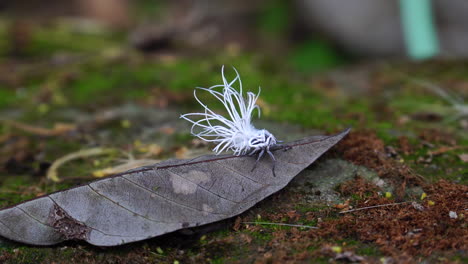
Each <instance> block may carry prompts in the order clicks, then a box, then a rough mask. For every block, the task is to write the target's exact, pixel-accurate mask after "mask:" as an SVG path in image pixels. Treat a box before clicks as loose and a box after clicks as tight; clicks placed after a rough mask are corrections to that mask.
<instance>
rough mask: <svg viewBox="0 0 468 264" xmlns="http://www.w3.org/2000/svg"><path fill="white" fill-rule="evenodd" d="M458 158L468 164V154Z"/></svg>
mask: <svg viewBox="0 0 468 264" xmlns="http://www.w3.org/2000/svg"><path fill="white" fill-rule="evenodd" d="M458 157H459V158H460V159H461V161H463V162H468V153H463V154H460V155H458Z"/></svg>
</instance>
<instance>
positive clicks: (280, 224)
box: [242, 222, 318, 229]
mask: <svg viewBox="0 0 468 264" xmlns="http://www.w3.org/2000/svg"><path fill="white" fill-rule="evenodd" d="M242 223H243V224H246V225H248V224H250V225H252V224H256V225H278V226H291V227H303V228H314V229H317V228H318V227H316V226H309V225H294V224H285V223H269V222H242Z"/></svg>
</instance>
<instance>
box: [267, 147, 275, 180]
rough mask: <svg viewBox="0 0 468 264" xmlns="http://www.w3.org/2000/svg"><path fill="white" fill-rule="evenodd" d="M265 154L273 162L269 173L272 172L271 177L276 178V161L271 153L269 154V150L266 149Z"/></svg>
mask: <svg viewBox="0 0 468 264" xmlns="http://www.w3.org/2000/svg"><path fill="white" fill-rule="evenodd" d="M267 153H268V155H269V156H270V158H271V159H272V160H273V167H272V168H271V171H272V172H273V177H276V173H275V167H276V159H275V156H274V155H273V153H271V151H270V150H269V149H267Z"/></svg>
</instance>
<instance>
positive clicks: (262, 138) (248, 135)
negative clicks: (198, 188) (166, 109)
mask: <svg viewBox="0 0 468 264" xmlns="http://www.w3.org/2000/svg"><path fill="white" fill-rule="evenodd" d="M234 71H235V72H236V77H235V78H234V79H233V80H232V81H231V82H228V81H227V80H226V77H225V76H224V66H223V68H222V69H221V75H222V79H223V84H220V85H214V86H211V87H210V88H201V87H197V89H198V90H202V91H206V92H208V93H210V94H211V95H213V96H214V97H215V98H216V99H217V100H219V101H220V102H221V103H222V104H223V106H224V107H225V109H226V112H227V117H224V116H222V115H220V114H217V113H215V112H214V111H212V110H211V109H210V108H208V106H207V105H206V104H204V103H203V102H202V101H201V100H200V99H199V98H198V97H197V93H196V92H197V90H195V91H194V96H195V99H196V100H197V101H198V103H200V105H201V106H203V108H204V112H203V113H188V114H184V115H181V118H183V119H185V120H187V121H189V122H191V123H192V124H193V125H192V129H191V133H192V135H194V136H196V137H198V138H200V139H202V140H204V141H207V142H213V143H215V144H217V145H216V147H215V148H214V149H213V151H214V152H216V154H219V153H221V152H223V151H233V152H234V155H236V156H239V155H245V154H248V155H254V154H258V159H260V158H261V157H262V156H263V155H264V154H265V153H268V154H269V155H270V157H271V158H272V159H273V160H275V158H274V156H273V154H272V153H271V151H270V148H271V147H272V146H275V145H276V143H277V141H276V138H275V136H273V134H271V133H270V132H268V131H267V130H265V129H256V128H255V127H254V126H253V125H252V123H251V119H252V114H253V111H254V110H255V109H257V111H258V116H259V117H260V108H259V107H258V105H257V104H256V101H257V99H258V96H259V95H260V89H259V92H258V94H254V93H252V92H247V98H244V96H243V94H242V82H241V80H240V76H239V73H238V72H237V70H236V69H234ZM236 81H238V83H239V91H237V90H236V89H234V88H233V87H232V86H233V84H234V83H236ZM197 117H201V119H199V120H193V119H191V118H197ZM258 159H257V161H258Z"/></svg>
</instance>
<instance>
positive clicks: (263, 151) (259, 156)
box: [250, 149, 265, 172]
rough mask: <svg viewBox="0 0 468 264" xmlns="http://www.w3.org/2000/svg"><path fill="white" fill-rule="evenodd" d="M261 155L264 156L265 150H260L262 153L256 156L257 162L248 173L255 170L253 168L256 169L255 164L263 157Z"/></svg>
mask: <svg viewBox="0 0 468 264" xmlns="http://www.w3.org/2000/svg"><path fill="white" fill-rule="evenodd" d="M263 154H265V149H262V151H260V153H259V154H258V157H257V160H256V161H255V164H254V166H253V168H252V170H251V171H250V172H252V171H254V170H255V168H256V167H257V163H258V161H259V160H260V158H261V157H262V156H263Z"/></svg>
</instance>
